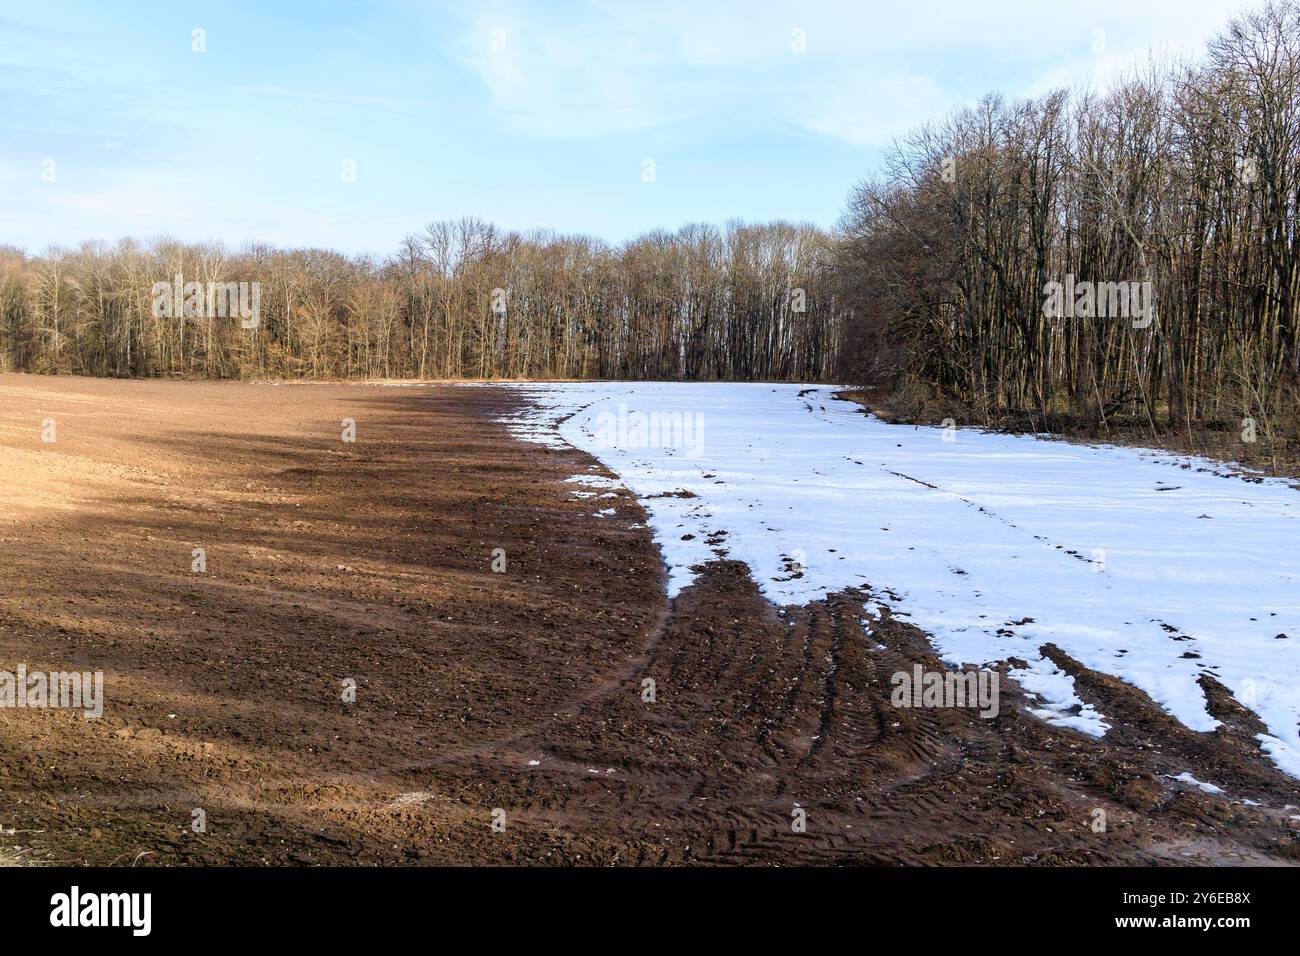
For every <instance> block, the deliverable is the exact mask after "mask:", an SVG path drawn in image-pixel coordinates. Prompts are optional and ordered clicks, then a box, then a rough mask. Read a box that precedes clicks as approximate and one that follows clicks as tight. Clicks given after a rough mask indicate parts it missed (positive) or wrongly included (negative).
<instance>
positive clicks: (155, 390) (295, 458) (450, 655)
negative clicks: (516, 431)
mask: <svg viewBox="0 0 1300 956" xmlns="http://www.w3.org/2000/svg"><path fill="white" fill-rule="evenodd" d="M517 400H518V399H517V398H516V396H515V395H513V394H512V393H510V392H507V391H505V390H500V389H495V388H490V387H487V388H455V387H450V386H433V387H427V388H384V387H379V386H349V385H284V386H276V385H259V384H242V383H212V384H209V383H193V382H139V381H134V382H124V381H102V380H90V379H77V378H37V377H29V376H17V375H3V376H0V669H6V670H9V671H15V670H16V669H17V668H18V666H19V665H20V664H25V665H26V667H27V669H28V671H29V672H30V671H35V670H45V671H57V670H79V671H94V670H102V671H103V672H104V675H105V695H106V702H105V708H104V714H103V716H102V717H101V718H99V719H96V720H87V719H85V718H84V717H83V716H81V715H80V714H79V713H74V712H69V711H60V710H48V709H45V710H40V709H23V710H18V709H0V827H2V828H3V833H2V835H0V855H3V856H4V857H5V858H7V859H9V860H10V861H12V862H18V863H25V864H47V863H65V864H68V863H85V864H104V865H108V864H113V865H132V864H135V865H144V864H216V863H252V864H261V863H266V864H276V865H280V864H290V865H297V864H301V865H309V864H330V865H337V864H402V863H414V864H447V863H453V864H463V863H483V864H494V863H496V864H499V863H527V864H534V863H540V864H662V863H724V864H735V863H745V864H809V863H815V864H842V863H856V864H882V863H889V864H892V863H903V864H920V863H926V864H933V863H938V864H942V863H967V864H970V863H987V864H1000V865H1005V864H1040V865H1041V864H1115V863H1171V862H1172V863H1180V862H1186V863H1202V864H1208V863H1267V862H1277V863H1295V862H1297V861H1300V848H1298V846H1297V835H1298V834H1300V819H1298V818H1296V815H1298V814H1300V810H1297V809H1296V808H1295V805H1300V789H1298V788H1297V781H1295V780H1292V779H1290V778H1288V777H1285V776H1283V775H1281V774H1280V773H1278V772H1277V771H1276V770H1274V769H1273V767H1272V766H1271V764H1270V763H1268V761H1267V760H1266V759H1265V758H1263V757H1262V756H1261V754H1260V753H1259V751H1258V748H1257V746H1256V745H1255V742H1254V737H1253V734H1254V731H1255V727H1254V725H1253V722H1252V719H1251V718H1250V716H1249V714H1247V713H1245V712H1243V711H1242V710H1241V709H1240V708H1239V707H1237V705H1236V704H1235V702H1234V701H1233V700H1232V699H1231V698H1230V697H1229V696H1228V695H1227V694H1226V693H1224V692H1223V691H1222V689H1221V688H1218V687H1216V686H1208V687H1207V693H1208V694H1209V696H1210V699H1211V701H1212V702H1213V706H1214V709H1215V710H1216V712H1217V715H1218V716H1220V717H1221V718H1222V719H1223V720H1224V721H1225V725H1224V727H1223V728H1222V729H1221V730H1220V731H1219V732H1216V733H1213V734H1198V733H1193V732H1191V731H1189V730H1187V729H1185V728H1183V727H1182V726H1181V725H1179V724H1177V723H1176V722H1175V721H1173V720H1172V719H1170V718H1169V717H1167V716H1166V715H1164V714H1163V712H1162V711H1161V710H1160V708H1158V707H1156V706H1154V705H1153V704H1152V703H1151V702H1150V701H1149V700H1148V699H1147V698H1146V697H1145V696H1144V695H1143V694H1142V693H1141V692H1139V691H1137V690H1135V689H1133V688H1131V687H1129V686H1128V685H1125V684H1122V683H1119V682H1117V681H1115V680H1113V679H1111V678H1109V677H1105V676H1101V675H1097V674H1095V673H1092V672H1089V671H1087V670H1086V669H1083V668H1082V667H1080V666H1079V665H1078V664H1076V663H1075V662H1073V661H1071V660H1069V659H1068V658H1065V657H1063V656H1061V655H1059V654H1058V655H1057V660H1058V662H1059V663H1060V664H1062V665H1063V666H1065V667H1066V668H1067V669H1069V670H1070V671H1071V672H1072V673H1074V674H1075V675H1076V677H1077V679H1078V682H1079V688H1080V692H1081V694H1082V696H1083V697H1084V698H1085V699H1087V700H1088V701H1090V702H1092V703H1094V704H1096V705H1097V706H1098V708H1099V709H1100V710H1102V711H1103V712H1104V713H1106V714H1107V715H1109V716H1110V717H1112V718H1114V720H1113V722H1114V723H1115V725H1116V726H1115V729H1113V730H1112V731H1111V732H1110V734H1109V735H1108V736H1107V738H1106V739H1105V740H1103V741H1095V740H1093V739H1091V738H1089V737H1085V736H1083V735H1080V734H1078V733H1075V732H1073V731H1070V730H1064V729H1059V728H1055V727H1051V726H1048V725H1047V724H1045V723H1043V722H1041V721H1039V720H1037V719H1036V718H1034V717H1032V716H1029V715H1028V714H1027V713H1026V701H1025V699H1024V697H1023V696H1022V694H1021V693H1020V691H1019V690H1018V689H1017V688H1016V687H1015V686H1014V685H1013V684H1011V683H1010V682H1009V681H1007V680H1003V682H1002V706H1001V714H1000V716H999V717H997V718H996V719H993V720H986V719H982V718H981V717H979V716H978V713H977V712H975V711H973V710H965V709H896V708H895V707H893V706H892V704H891V703H890V692H891V689H892V688H891V684H890V675H891V674H893V673H894V672H895V671H900V670H908V671H910V669H911V667H912V665H913V664H914V663H918V662H919V663H922V664H923V665H925V666H926V667H928V668H939V667H940V666H941V665H940V664H939V662H938V660H937V659H936V658H935V657H934V655H933V652H932V650H931V649H930V647H929V644H928V643H927V641H926V638H925V635H924V634H922V633H920V632H918V631H917V630H916V629H915V628H913V627H911V626H910V625H907V624H905V623H903V622H901V621H897V620H892V619H890V618H889V616H888V613H887V612H886V613H885V614H884V616H883V619H882V620H880V621H879V622H875V623H873V624H869V625H867V626H864V625H863V623H862V617H863V615H862V601H863V599H864V598H866V597H868V596H869V595H867V594H865V593H855V594H843V595H837V596H835V597H833V598H832V599H830V600H827V601H825V602H821V603H817V604H814V605H812V606H809V607H806V608H775V607H773V606H771V605H770V604H768V603H767V602H765V601H764V600H763V599H762V597H761V596H760V595H759V593H758V591H757V590H756V588H755V587H754V585H753V584H752V582H750V580H749V579H748V578H747V576H746V574H745V569H744V567H743V565H738V564H735V563H729V562H719V563H716V564H713V565H710V566H708V567H707V568H706V569H705V570H704V573H703V575H702V576H701V578H700V582H699V583H698V584H697V585H695V586H693V587H691V588H688V589H687V590H686V591H684V592H683V593H682V595H681V596H680V597H679V598H678V599H677V600H676V601H674V602H669V601H668V600H667V599H666V598H665V596H664V590H663V583H664V581H663V572H662V567H661V564H660V560H659V557H658V554H657V551H656V549H655V547H654V544H653V542H652V540H651V537H650V532H649V531H648V530H646V528H645V527H644V517H645V516H644V513H643V512H642V510H641V508H640V506H639V505H638V504H637V502H636V501H635V500H634V499H633V498H631V497H629V496H626V493H623V496H622V497H620V498H619V500H617V501H616V502H608V501H602V503H601V504H602V506H606V505H609V504H613V505H614V506H615V509H616V513H615V514H614V515H613V516H611V517H596V516H593V515H592V514H591V512H592V511H593V510H594V509H593V508H592V506H591V504H590V503H589V502H587V503H584V502H583V501H581V500H577V499H574V498H572V497H571V496H570V491H571V490H572V485H569V486H566V485H565V484H564V479H565V478H566V477H568V476H570V475H572V474H574V473H576V472H586V471H588V470H589V467H590V466H591V465H592V464H593V463H594V462H593V460H592V459H590V458H588V457H587V456H585V455H584V454H582V453H580V452H578V451H574V450H552V449H547V448H545V447H542V446H539V445H531V444H521V443H519V442H516V441H514V440H513V439H512V438H510V437H509V435H508V434H507V432H506V429H505V427H504V426H503V425H500V424H497V423H496V422H495V421H494V419H496V418H497V417H498V416H500V415H502V414H505V413H506V412H508V411H510V410H511V409H512V408H514V405H515V402H516V401H517ZM49 419H53V422H54V425H55V432H54V435H53V437H54V438H55V441H53V442H45V441H43V440H42V438H43V437H50V436H49V434H48V431H47V429H46V427H45V425H44V423H46V422H47V420H49ZM344 419H352V420H355V422H356V441H355V442H344V441H343V440H342V431H343V426H342V422H343V420H344ZM198 548H201V549H203V550H204V552H205V557H206V570H200V571H197V572H196V571H195V570H194V567H195V565H194V560H195V559H194V549H198ZM497 548H500V549H504V552H505V559H506V567H505V571H504V572H502V573H496V572H494V571H493V568H492V564H493V556H494V555H493V552H494V549H497ZM646 678H650V679H652V680H653V681H654V682H655V683H654V690H655V694H654V697H655V699H654V701H653V702H647V701H646V700H645V699H644V698H645V696H646V694H645V686H646V685H645V684H644V683H643V682H644V681H645V679H646ZM346 682H355V688H356V690H355V702H349V701H347V700H345V699H344V698H345V696H346V688H347V686H350V685H349V684H347V683H346ZM1185 771H1191V772H1192V773H1193V774H1194V775H1195V776H1196V777H1198V778H1199V779H1201V780H1209V781H1212V782H1214V783H1216V784H1218V785H1219V786H1220V787H1222V788H1223V789H1224V790H1225V791H1226V795H1225V796H1216V795H1212V794H1207V793H1204V792H1202V791H1200V790H1199V789H1197V788H1195V787H1193V786H1190V785H1188V784H1185V783H1181V782H1178V781H1175V780H1173V779H1172V776H1174V775H1178V774H1181V773H1183V772H1185ZM1247 801H1253V803H1255V804H1258V805H1251V804H1250V803H1248V802H1247ZM1288 805H1291V806H1290V807H1288ZM498 809H499V810H501V811H504V816H502V815H501V814H496V815H494V810H498ZM199 810H201V811H202V814H196V811H199ZM797 811H803V813H804V814H806V832H802V833H799V832H795V830H794V828H793V827H792V823H793V821H794V820H795V819H796V818H798V817H800V816H802V814H800V813H799V812H797ZM1098 811H1101V812H1100V813H1099V812H1098ZM494 819H495V820H496V821H497V822H498V823H500V822H502V821H504V830H503V831H502V832H497V829H499V827H498V828H497V829H494V827H493V823H494ZM196 820H202V821H204V823H205V827H204V828H203V829H204V832H195V826H194V824H195V821H196ZM1102 823H1104V827H1103V826H1102Z"/></svg>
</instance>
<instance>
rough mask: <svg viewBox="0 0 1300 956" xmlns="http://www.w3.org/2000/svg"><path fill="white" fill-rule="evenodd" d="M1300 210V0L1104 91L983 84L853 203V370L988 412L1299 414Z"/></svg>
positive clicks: (849, 255) (1247, 17)
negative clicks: (1006, 94)
mask: <svg viewBox="0 0 1300 956" xmlns="http://www.w3.org/2000/svg"><path fill="white" fill-rule="evenodd" d="M1298 207H1300V5H1298V4H1297V3H1295V2H1275V3H1271V4H1269V5H1267V6H1264V7H1261V8H1259V9H1258V10H1256V11H1254V12H1250V13H1246V14H1242V15H1239V16H1238V17H1236V18H1235V19H1233V20H1232V21H1231V22H1230V23H1229V25H1228V26H1227V28H1226V29H1225V30H1224V31H1223V32H1222V33H1220V34H1219V35H1218V36H1217V37H1215V38H1214V39H1213V40H1212V41H1211V42H1210V44H1209V46H1208V49H1207V53H1206V55H1205V56H1204V57H1203V58H1202V59H1201V60H1199V61H1197V62H1193V63H1180V64H1171V63H1156V62H1152V63H1150V64H1148V65H1147V66H1146V67H1144V68H1142V69H1139V70H1136V71H1135V72H1134V73H1133V74H1132V75H1130V76H1128V77H1127V78H1125V79H1123V80H1122V81H1119V82H1117V83H1115V84H1114V85H1112V86H1111V87H1110V88H1109V89H1107V90H1105V91H1103V92H1094V91H1074V92H1067V91H1056V92H1053V93H1051V94H1049V95H1045V96H1042V97H1039V98H1034V99H1025V100H1020V101H1007V100H1005V99H1003V98H1001V97H998V96H989V97H986V98H985V99H983V100H982V101H981V102H980V103H979V104H978V105H977V106H974V107H971V108H968V109H964V110H961V111H959V112H957V113H955V114H954V115H952V116H950V117H949V118H947V119H946V120H945V121H943V122H941V123H937V124H932V125H929V126H926V127H923V128H921V129H918V130H916V131H915V132H913V133H912V134H910V135H909V136H907V137H905V138H904V139H903V140H902V141H900V142H898V143H897V144H896V145H895V147H894V148H893V150H892V151H891V153H890V155H889V161H888V163H887V164H886V167H885V170H884V173H883V174H882V175H881V176H879V177H878V178H876V179H874V180H871V181H868V182H864V183H863V184H861V185H860V186H859V187H857V188H856V189H855V190H854V192H853V193H852V196H851V200H850V204H849V209H848V210H847V212H846V213H845V216H844V218H843V222H842V224H841V230H840V234H839V236H838V242H837V255H838V257H839V260H840V267H839V268H840V273H841V277H842V280H843V282H842V285H841V288H840V290H839V294H840V296H841V298H842V305H843V306H844V307H845V308H846V309H847V310H848V314H847V316H846V318H845V319H844V320H843V321H842V323H841V333H842V334H843V335H844V343H843V348H842V350H841V360H842V364H841V367H840V372H841V374H844V375H846V376H847V377H849V378H853V379H859V380H867V381H873V382H877V383H881V382H883V383H887V384H889V385H891V386H893V387H894V388H896V389H900V390H908V389H910V390H912V391H914V392H921V393H929V394H940V395H943V396H946V397H948V398H951V399H954V400H956V401H958V402H960V403H961V404H962V405H964V407H966V408H968V409H970V410H971V411H972V414H973V415H975V416H976V417H981V418H985V419H988V420H994V419H997V418H998V416H1000V415H1006V414H1007V413H1008V412H1010V413H1022V414H1025V415H1027V416H1029V417H1030V418H1032V419H1033V420H1034V421H1036V422H1039V423H1043V424H1050V423H1051V422H1052V421H1053V419H1059V418H1060V417H1061V416H1075V417H1082V418H1084V419H1089V420H1092V421H1094V422H1097V423H1102V424H1104V423H1106V422H1107V421H1108V420H1110V419H1114V418H1124V417H1127V418H1129V419H1130V420H1134V419H1135V420H1137V421H1141V422H1144V423H1147V424H1149V425H1150V427H1151V428H1152V430H1155V429H1157V428H1169V427H1171V426H1172V427H1175V428H1183V427H1190V425H1191V423H1193V422H1202V423H1203V422H1206V421H1211V420H1217V421H1222V422H1233V423H1234V424H1233V426H1232V427H1233V428H1237V427H1243V428H1253V427H1258V428H1259V429H1260V431H1261V432H1263V433H1265V434H1271V433H1272V432H1273V431H1274V430H1275V429H1277V428H1279V427H1283V424H1284V422H1290V423H1291V425H1290V427H1292V428H1293V427H1294V422H1295V420H1296V416H1295V409H1296V399H1297V397H1298V392H1300V390H1298V388H1297V384H1298V381H1300V350H1298V349H1297V328H1296V322H1297V302H1298V298H1300V286H1298V283H1300V230H1298V229H1297V221H1296V217H1297V211H1298ZM1062 287H1064V288H1065V290H1066V295H1064V296H1063V295H1061V288H1062ZM1079 289H1082V290H1083V293H1079V294H1078V295H1077V298H1076V296H1074V295H1070V292H1071V291H1072V290H1073V291H1077V290H1079ZM1144 294H1145V296H1146V298H1147V299H1148V300H1149V301H1148V302H1147V303H1140V302H1139V301H1138V300H1139V299H1140V298H1142V297H1143V295H1144ZM1130 296H1131V297H1130ZM1067 297H1068V299H1067ZM1063 300H1066V301H1065V305H1066V306H1067V308H1065V309H1062V308H1061V307H1060V306H1061V305H1062V301H1063ZM1147 305H1149V306H1150V309H1149V310H1148V309H1147V308H1146V306H1147ZM1075 306H1077V308H1076V307H1075ZM1130 306H1131V307H1133V308H1130ZM1138 306H1142V308H1141V309H1138V308H1137V307H1138ZM1134 312H1137V313H1138V314H1136V315H1135V314H1134ZM1237 419H1240V420H1241V421H1240V423H1237V422H1236V420H1237ZM1247 419H1249V422H1247Z"/></svg>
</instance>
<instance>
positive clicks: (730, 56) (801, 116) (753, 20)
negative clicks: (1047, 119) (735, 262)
mask: <svg viewBox="0 0 1300 956" xmlns="http://www.w3.org/2000/svg"><path fill="white" fill-rule="evenodd" d="M1238 8H1239V7H1238V6H1235V5H1232V4H1225V3H1224V2H1223V0H1093V2H1076V0H1062V2H1055V3H1053V2H1047V0H1014V2H1013V0H991V2H983V3H978V2H971V0H909V2H890V3H877V2H874V0H866V2H799V3H796V2H789V0H780V2H775V0H749V2H734V3H733V2H722V0H653V2H651V0H634V2H612V0H611V2H577V0H574V2H566V0H535V2H522V0H515V2H499V3H497V2H490V0H489V2H478V3H475V2H464V3H452V2H447V3H438V2H419V3H417V2H406V0H388V2H386V0H367V2H342V0H278V2H277V0H259V2H247V0H222V2H215V0H212V2H204V3H199V2H186V0H169V2H161V0H114V2H105V0H99V2H93V3H92V2H71V0H39V2H37V0H21V2H19V0H0V244H12V245H17V246H20V247H25V248H27V249H29V250H30V251H33V252H35V251H39V250H41V249H43V248H45V247H46V246H48V245H50V244H53V243H60V244H65V245H75V244H77V243H79V242H81V241H82V240H85V239H107V240H113V239H117V238H119V237H121V236H127V235H134V236H137V237H150V236H157V235H170V236H175V237H177V238H180V239H184V240H187V241H197V240H204V239H220V240H224V241H226V242H228V243H230V244H232V245H238V244H239V243H241V242H242V241H244V240H253V239H256V240H262V241H268V242H274V243H277V244H282V245H295V246H297V245H318V246H327V247H330V248H335V249H339V250H341V251H344V252H348V253H358V252H371V253H375V254H378V255H383V254H387V253H388V252H390V251H392V250H393V249H395V247H396V246H397V244H398V242H399V241H400V239H401V238H402V236H404V235H406V234H407V233H410V232H414V231H418V230H420V229H421V228H422V227H423V226H424V225H425V224H426V223H428V222H431V221H433V220H436V219H444V218H458V217H460V216H463V215H475V216H479V217H481V218H484V219H489V220H491V221H493V222H496V223H497V224H498V225H500V226H503V227H505V228H510V229H520V230H527V229H534V228H543V227H545V228H553V229H556V230H558V231H561V232H585V233H590V234H593V235H596V236H600V237H602V238H605V239H607V240H610V241H612V242H618V241H621V240H623V239H626V238H628V237H630V236H632V235H635V234H637V233H639V232H643V231H646V230H649V229H653V228H657V227H665V228H670V229H673V228H676V227H678V226H680V225H682V224H684V223H687V222H695V221H708V222H722V221H725V220H727V219H731V218H741V219H747V220H767V219H776V218H784V219H792V220H797V221H810V222H814V223H818V224H820V225H824V226H830V225H832V224H833V223H834V221H835V219H836V217H837V216H838V215H839V212H840V209H841V207H842V206H843V203H844V199H845V197H846V195H847V193H848V190H849V189H850V187H851V186H852V185H853V183H854V182H856V181H857V180H859V179H861V178H863V177H864V176H867V175H870V174H872V173H873V172H874V171H875V170H876V169H877V168H878V167H879V163H880V158H881V151H882V148H884V147H885V146H887V145H888V143H889V141H890V140H891V138H892V137H894V136H896V135H898V134H900V133H903V132H905V131H906V130H907V129H908V128H910V127H912V126H915V125H917V124H919V123H921V122H923V121H925V120H927V119H933V118H938V117H940V116H942V115H943V114H944V113H946V112H948V111H949V110H951V109H953V108H955V107H958V106H961V105H963V104H965V103H969V102H972V101H974V100H976V99H978V98H979V96H980V95H982V94H983V93H985V92H988V91H990V90H999V91H1002V92H1004V93H1006V94H1008V95H1011V96H1019V95H1027V94H1034V93H1040V92H1043V91H1045V90H1047V89H1050V88H1053V87H1055V86H1078V85H1092V86H1100V85H1104V84H1105V83H1106V82H1107V80H1108V79H1110V78H1111V77H1113V76H1115V75H1117V74H1118V73H1120V72H1122V71H1123V70H1125V69H1127V68H1129V67H1131V65H1133V64H1134V63H1139V62H1142V61H1144V60H1145V59H1146V57H1147V56H1148V51H1152V50H1155V51H1158V52H1160V53H1161V54H1162V55H1174V56H1178V55H1197V54H1199V52H1200V50H1201V49H1202V47H1203V43H1204V40H1205V39H1206V38H1207V37H1208V36H1209V35H1210V34H1212V33H1214V32H1215V31H1217V30H1218V29H1219V28H1220V27H1221V26H1222V25H1223V24H1224V22H1225V21H1226V20H1227V18H1228V16H1229V14H1230V13H1231V12H1232V11H1233V10H1234V9H1238ZM195 30H202V31H203V34H202V39H203V45H204V46H205V47H206V51H205V52H201V53H199V52H194V49H193V47H194V46H195V39H194V37H195V34H194V31H195ZM796 31H800V32H796ZM1098 31H1101V32H1100V34H1099V33H1098ZM800 40H802V46H803V49H802V50H800V49H799V47H800ZM647 159H649V160H653V162H654V181H653V182H646V181H644V176H643V169H644V164H645V161H646V160H647ZM347 161H351V162H353V163H354V164H355V167H354V168H355V181H351V182H349V181H346V177H345V163H346V162H347Z"/></svg>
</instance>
